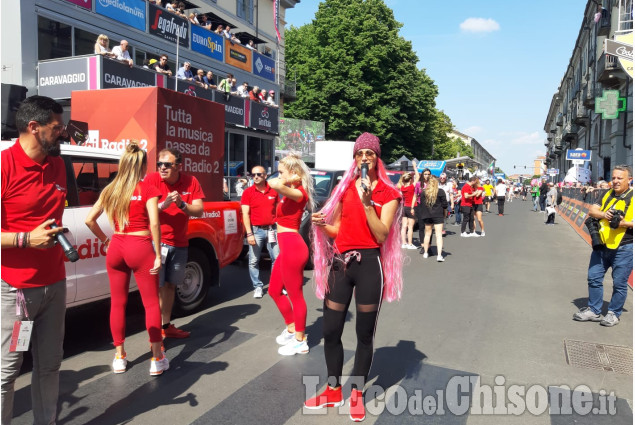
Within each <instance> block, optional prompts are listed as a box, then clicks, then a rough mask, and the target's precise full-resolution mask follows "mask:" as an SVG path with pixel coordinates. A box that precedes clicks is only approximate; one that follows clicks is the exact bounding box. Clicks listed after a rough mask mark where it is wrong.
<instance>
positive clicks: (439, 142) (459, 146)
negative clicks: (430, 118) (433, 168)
mask: <svg viewBox="0 0 635 425" xmlns="http://www.w3.org/2000/svg"><path fill="white" fill-rule="evenodd" d="M453 128H454V125H453V124H452V121H451V120H450V117H448V116H447V115H446V114H445V113H444V112H443V111H439V110H437V111H435V120H434V123H433V125H432V142H433V144H434V152H433V153H432V158H431V159H436V160H444V159H452V158H456V157H457V156H469V157H470V158H474V153H473V152H472V147H470V146H468V145H466V144H465V143H463V141H462V140H461V139H459V138H458V137H450V136H449V134H450V132H451V131H452V129H453Z"/></svg>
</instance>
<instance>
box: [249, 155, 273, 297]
mask: <svg viewBox="0 0 635 425" xmlns="http://www.w3.org/2000/svg"><path fill="white" fill-rule="evenodd" d="M251 175H252V176H253V178H254V184H253V185H252V186H250V187H248V188H247V189H245V191H244V192H243V196H242V198H240V204H241V208H242V211H243V223H244V224H245V232H246V234H247V242H248V243H249V276H250V277H251V283H252V284H253V285H254V298H262V285H263V284H262V280H260V269H258V262H259V261H260V254H261V253H262V249H263V247H264V245H265V244H267V250H268V251H269V255H270V256H271V267H273V263H274V262H275V261H276V257H277V256H278V253H279V252H280V248H279V247H278V243H277V242H275V225H274V221H275V218H276V205H277V204H278V193H277V192H276V191H275V190H273V189H272V188H270V187H269V184H268V183H267V173H266V172H265V168H264V167H262V166H261V165H256V166H255V167H254V168H252V170H251ZM269 233H273V235H272V238H271V239H270V237H269V236H270V235H269Z"/></svg>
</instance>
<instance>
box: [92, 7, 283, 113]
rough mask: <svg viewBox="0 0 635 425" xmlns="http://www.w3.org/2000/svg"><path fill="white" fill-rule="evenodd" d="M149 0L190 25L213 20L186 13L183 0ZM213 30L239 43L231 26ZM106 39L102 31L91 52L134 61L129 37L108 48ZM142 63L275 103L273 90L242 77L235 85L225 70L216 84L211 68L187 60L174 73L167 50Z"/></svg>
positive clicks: (201, 84) (207, 85) (209, 25)
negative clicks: (198, 67)
mask: <svg viewBox="0 0 635 425" xmlns="http://www.w3.org/2000/svg"><path fill="white" fill-rule="evenodd" d="M148 1H149V3H153V4H156V5H158V6H161V7H163V8H165V9H166V10H168V11H169V12H171V13H174V14H175V15H177V16H180V17H182V18H184V19H187V20H188V21H189V22H190V23H191V24H192V25H198V26H201V27H204V28H207V29H208V30H210V31H211V30H212V23H211V22H210V21H209V19H208V17H207V15H205V14H200V15H197V14H196V13H195V12H190V13H189V14H187V13H186V11H185V9H186V5H185V3H184V2H182V1H178V0H169V1H168V0H148ZM214 33H216V34H219V35H221V36H223V37H225V38H226V39H228V40H229V41H230V42H232V43H236V44H242V42H241V40H240V39H239V38H238V37H236V35H235V34H233V33H232V28H231V26H229V25H225V26H223V25H218V26H217V27H216V29H215V30H214ZM109 43H110V40H109V39H108V36H107V35H105V34H100V35H99V36H98V37H97V40H96V42H95V48H94V53H95V54H99V55H102V56H104V57H107V58H110V59H114V60H118V61H120V62H123V63H126V64H127V65H129V66H130V67H132V66H133V65H134V60H133V59H132V57H131V56H130V51H129V50H128V41H126V40H121V41H120V43H119V45H118V46H115V47H114V48H113V49H112V50H110V48H109ZM245 47H247V48H249V49H251V50H254V51H257V47H256V44H255V42H254V40H249V41H248V42H247V43H246V44H245ZM143 67H144V68H146V69H151V70H153V71H155V72H157V73H160V74H165V75H168V76H172V75H175V76H176V78H179V79H182V80H187V81H191V82H192V83H194V84H196V85H197V86H199V87H203V88H205V89H210V90H212V89H213V90H219V91H222V92H224V93H226V96H227V97H228V98H229V95H235V96H240V97H244V98H249V99H250V100H252V101H254V102H261V103H265V104H267V105H270V106H274V107H278V105H277V104H276V101H275V91H274V90H269V91H268V92H267V90H263V89H261V88H260V87H258V86H256V85H254V86H250V85H249V83H248V82H247V81H244V82H243V83H242V85H241V86H238V85H237V80H236V78H235V77H234V76H233V75H232V74H227V77H226V78H224V79H222V80H221V81H220V82H219V83H218V84H216V81H215V79H214V73H213V72H212V71H211V70H208V71H207V72H206V71H205V70H203V69H193V68H192V65H191V63H190V62H184V63H183V65H182V66H181V67H178V64H177V68H178V69H177V70H176V74H174V72H173V71H172V70H171V69H170V65H169V64H168V56H167V55H166V54H163V55H161V56H160V57H159V58H158V59H156V58H146V59H145V60H144V62H143Z"/></svg>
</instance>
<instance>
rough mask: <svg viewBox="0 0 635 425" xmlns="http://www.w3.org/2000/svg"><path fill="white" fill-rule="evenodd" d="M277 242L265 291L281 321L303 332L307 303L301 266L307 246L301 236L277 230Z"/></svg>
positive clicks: (307, 253) (304, 261) (307, 251)
mask: <svg viewBox="0 0 635 425" xmlns="http://www.w3.org/2000/svg"><path fill="white" fill-rule="evenodd" d="M278 245H279V246H280V254H278V257H277V258H276V262H275V263H274V264H273V270H271V279H269V291H268V292H269V295H271V298H273V300H274V301H275V302H276V305H277V306H278V310H280V313H282V317H283V318H284V323H286V324H287V325H288V324H290V323H295V330H296V331H297V332H304V328H305V327H306V302H305V301H304V295H302V283H303V282H304V266H305V264H306V262H307V260H308V259H309V248H307V246H306V244H305V243H304V240H303V239H302V236H300V234H299V233H295V232H283V233H278ZM282 288H284V289H286V290H287V294H288V295H289V296H288V297H286V296H284V295H282Z"/></svg>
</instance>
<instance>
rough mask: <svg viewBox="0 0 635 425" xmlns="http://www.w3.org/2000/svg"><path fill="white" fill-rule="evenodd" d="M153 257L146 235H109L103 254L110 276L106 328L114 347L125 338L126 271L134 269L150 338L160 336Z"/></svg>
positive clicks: (157, 277) (153, 340) (128, 285)
mask: <svg viewBox="0 0 635 425" xmlns="http://www.w3.org/2000/svg"><path fill="white" fill-rule="evenodd" d="M155 258H156V255H155V253H154V248H153V247H152V239H151V238H150V236H131V235H118V234H115V235H113V236H112V240H111V241H110V245H108V254H107V255H106V269H107V270H108V278H109V280H110V297H111V301H110V332H111V333H112V339H113V344H114V345H115V347H117V346H119V345H123V342H124V340H125V339H126V304H127V303H128V291H129V289H130V272H133V273H134V277H135V280H136V281H137V286H138V287H139V292H140V293H141V300H142V301H143V307H144V308H145V311H146V329H147V330H148V334H149V335H150V342H160V341H161V340H162V337H161V309H160V308H159V275H158V274H156V275H153V274H150V269H151V268H152V267H154V259H155Z"/></svg>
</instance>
